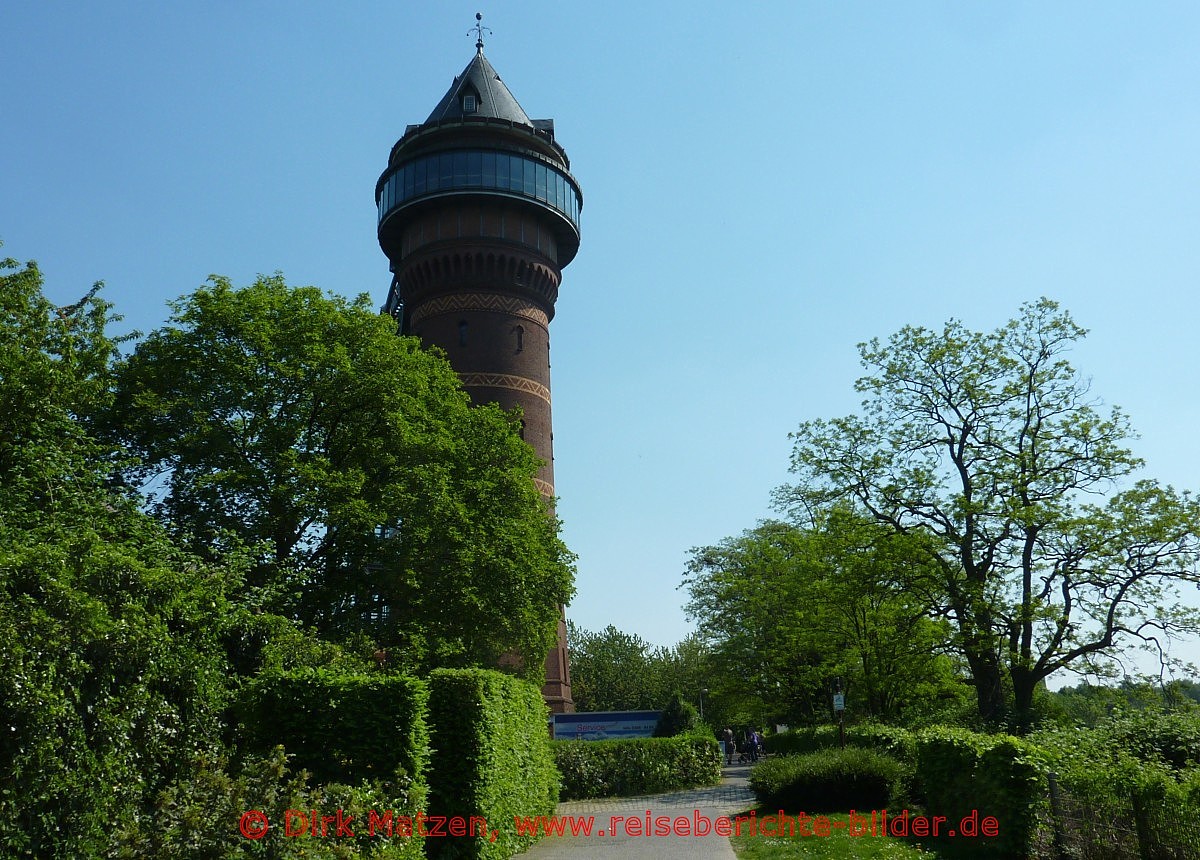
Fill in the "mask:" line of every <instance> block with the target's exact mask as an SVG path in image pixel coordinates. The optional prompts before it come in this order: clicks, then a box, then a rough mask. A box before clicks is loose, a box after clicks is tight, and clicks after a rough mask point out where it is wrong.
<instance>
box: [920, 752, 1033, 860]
mask: <svg viewBox="0 0 1200 860" xmlns="http://www.w3.org/2000/svg"><path fill="white" fill-rule="evenodd" d="M915 761H916V772H915V776H916V783H917V785H918V787H919V791H920V794H921V796H922V797H921V799H922V800H923V801H924V805H925V807H926V809H927V811H928V812H929V814H931V815H944V816H946V819H947V820H948V821H951V822H958V821H961V820H962V819H963V818H964V817H965V816H967V815H968V814H969V813H971V812H974V811H978V814H979V815H980V816H987V815H990V816H993V817H994V818H996V819H997V820H998V821H999V828H998V832H999V835H998V836H995V837H984V836H979V837H977V838H972V839H969V840H964V839H959V840H954V839H945V840H942V841H941V842H939V843H938V846H937V847H938V851H939V852H940V853H943V854H945V856H947V857H971V858H976V857H979V858H986V857H995V858H1009V857H1025V856H1027V855H1028V853H1029V851H1030V847H1031V845H1032V843H1033V838H1034V833H1035V830H1036V826H1037V812H1038V807H1039V805H1041V804H1042V803H1043V802H1044V797H1045V791H1046V773H1047V771H1048V769H1049V768H1048V762H1047V758H1046V756H1045V754H1044V753H1043V752H1041V751H1040V750H1039V749H1038V748H1037V747H1036V746H1034V745H1033V744H1030V743H1028V742H1026V741H1022V740H1021V739H1020V738H1015V737H1012V736H1010V735H983V734H977V733H975V732H969V731H966V730H964V729H951V728H940V729H939V728H934V729H925V730H922V731H921V732H918V733H917V737H916V760H915Z"/></svg>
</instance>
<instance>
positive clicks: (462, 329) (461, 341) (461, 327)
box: [458, 320, 467, 346]
mask: <svg viewBox="0 0 1200 860" xmlns="http://www.w3.org/2000/svg"><path fill="white" fill-rule="evenodd" d="M458 345H459V346H466V345H467V321H466V320H459V321H458Z"/></svg>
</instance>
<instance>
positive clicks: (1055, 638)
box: [779, 299, 1200, 728]
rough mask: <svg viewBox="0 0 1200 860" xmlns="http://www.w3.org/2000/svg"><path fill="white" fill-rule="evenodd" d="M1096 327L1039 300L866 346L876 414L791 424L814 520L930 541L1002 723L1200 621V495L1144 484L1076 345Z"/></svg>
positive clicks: (969, 657) (1160, 650)
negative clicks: (876, 526)
mask: <svg viewBox="0 0 1200 860" xmlns="http://www.w3.org/2000/svg"><path fill="white" fill-rule="evenodd" d="M1085 334H1086V332H1085V331H1084V330H1083V329H1082V328H1080V327H1079V326H1078V325H1076V324H1075V322H1074V321H1073V320H1072V319H1071V317H1070V315H1069V314H1068V313H1067V312H1066V311H1064V310H1061V309H1060V308H1059V307H1058V305H1057V304H1055V303H1054V302H1052V301H1050V300H1048V299H1041V300H1039V301H1037V302H1035V303H1031V304H1027V305H1025V306H1023V307H1022V308H1021V311H1020V314H1019V315H1018V316H1017V318H1016V319H1013V320H1011V321H1009V322H1008V323H1005V324H1004V325H1003V326H1001V327H1000V328H998V329H997V330H995V331H993V332H975V331H971V330H969V329H967V328H966V327H965V326H964V325H963V324H962V323H960V322H957V321H953V320H952V321H950V322H948V323H947V324H946V325H945V326H944V327H943V328H942V329H941V330H940V331H931V330H929V329H925V328H920V327H912V326H909V327H905V328H903V329H901V330H900V331H899V332H897V333H896V334H895V335H893V336H892V337H891V338H889V339H888V341H887V342H880V341H878V340H873V341H870V342H869V343H864V344H860V346H859V352H860V355H861V356H862V363H863V366H864V367H865V368H866V370H867V374H866V375H865V376H863V377H862V378H861V379H860V380H859V381H858V383H857V388H858V390H859V391H860V392H862V393H863V394H864V396H865V400H864V402H863V412H862V414H860V415H852V416H849V417H845V418H838V419H833V420H817V421H806V422H804V423H803V424H801V425H800V428H799V430H798V431H797V432H796V433H794V434H793V437H792V438H793V439H794V442H795V447H794V451H793V455H792V471H793V472H794V473H795V474H796V476H797V482H796V483H795V484H794V485H792V486H789V487H785V488H783V489H782V490H781V491H780V496H779V499H780V503H781V504H782V505H784V506H785V507H786V508H787V509H789V510H791V511H792V512H793V514H794V515H795V516H797V517H798V518H800V519H801V520H803V519H804V518H807V517H808V516H809V515H810V513H811V512H812V511H815V510H821V509H823V508H825V507H827V506H828V505H829V504H830V503H832V502H834V501H842V502H848V503H851V504H853V505H854V506H856V508H857V509H858V510H860V511H862V512H863V513H864V514H865V515H867V516H869V517H871V518H873V519H874V520H875V521H876V522H878V523H882V524H885V525H887V526H888V527H889V528H891V529H893V530H894V531H895V532H897V533H898V534H905V535H921V536H923V537H924V538H926V539H927V541H928V543H927V545H928V546H930V547H931V548H932V552H931V553H930V559H929V560H930V563H931V564H932V565H934V566H935V568H936V569H937V571H938V585H939V590H940V593H941V595H942V597H941V599H940V605H938V606H937V607H936V610H935V611H936V612H937V613H938V614H940V615H942V616H943V617H946V618H948V619H950V620H951V621H952V622H953V624H954V626H955V630H956V635H957V646H958V648H959V649H960V650H961V652H962V654H963V655H964V657H965V659H966V661H967V663H968V666H969V669H970V672H971V676H972V679H973V683H974V686H975V689H976V694H977V701H978V708H979V713H980V715H981V716H982V717H983V718H984V719H985V720H988V721H989V722H993V723H995V722H1002V721H1004V720H1005V719H1006V717H1008V716H1010V715H1011V716H1012V717H1013V719H1014V721H1015V724H1016V725H1017V727H1018V728H1024V727H1026V726H1027V725H1028V722H1029V719H1030V717H1031V714H1032V703H1033V694H1034V690H1035V689H1036V687H1037V685H1038V683H1039V682H1041V681H1042V680H1043V679H1044V678H1046V677H1047V676H1049V675H1050V674H1051V673H1053V672H1056V671H1058V670H1060V669H1082V670H1095V669H1097V668H1100V667H1101V665H1102V663H1103V661H1104V659H1105V658H1106V657H1108V656H1111V655H1113V654H1114V653H1115V652H1116V651H1117V650H1118V649H1120V648H1121V647H1122V646H1138V645H1144V646H1148V647H1149V648H1151V649H1152V650H1153V651H1154V652H1156V653H1157V654H1159V655H1160V657H1161V658H1162V659H1163V660H1166V659H1167V653H1166V649H1167V646H1168V644H1169V642H1170V640H1171V639H1172V638H1174V637H1175V636H1177V635H1179V634H1182V633H1195V632H1197V631H1198V630H1200V617H1198V615H1197V613H1196V611H1194V610H1192V609H1188V608H1185V607H1183V606H1181V605H1180V603H1179V600H1178V597H1179V588H1180V586H1182V585H1184V584H1187V583H1195V582H1197V581H1200V569H1198V554H1200V505H1198V504H1197V501H1196V499H1195V498H1194V497H1193V496H1191V495H1190V494H1188V493H1186V492H1177V491H1176V490H1174V489H1172V488H1171V487H1169V486H1163V485H1160V484H1158V483H1155V482H1153V481H1148V480H1140V481H1136V482H1135V483H1132V484H1129V483H1128V480H1130V479H1132V477H1133V476H1134V474H1135V472H1136V471H1137V470H1138V468H1139V467H1140V466H1141V465H1142V464H1141V461H1140V460H1139V459H1138V458H1137V457H1135V456H1134V455H1133V453H1132V452H1131V450H1130V448H1129V447H1128V445H1129V441H1130V439H1131V438H1132V435H1133V434H1132V430H1131V428H1130V424H1129V420H1128V419H1127V418H1126V416H1125V415H1124V413H1122V412H1121V411H1120V410H1119V409H1116V408H1112V409H1105V408H1104V407H1103V406H1102V405H1101V404H1100V403H1099V402H1098V401H1097V400H1096V399H1095V398H1094V397H1093V396H1092V395H1091V393H1090V390H1089V387H1090V386H1089V382H1088V381H1087V380H1086V379H1085V378H1084V377H1082V376H1081V375H1080V374H1079V373H1078V372H1077V371H1076V370H1075V369H1074V368H1073V367H1072V366H1071V364H1070V363H1069V362H1068V361H1067V359H1066V357H1065V356H1066V353H1067V352H1068V351H1069V350H1070V348H1071V346H1072V344H1074V343H1075V342H1076V341H1078V340H1079V339H1081V338H1082V337H1083V336H1084V335H1085Z"/></svg>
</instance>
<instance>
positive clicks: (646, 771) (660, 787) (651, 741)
mask: <svg viewBox="0 0 1200 860" xmlns="http://www.w3.org/2000/svg"><path fill="white" fill-rule="evenodd" d="M554 758H555V761H556V762H557V763H558V769H559V771H560V772H561V773H562V799H563V800H583V799H586V798H591V797H629V796H632V795H638V794H654V793H657V792H664V791H677V790H679V789H684V788H693V787H695V786H698V785H715V784H716V783H718V782H720V781H721V750H720V746H719V745H718V744H717V742H716V741H715V740H713V739H712V738H711V737H709V736H708V735H707V734H706V733H700V732H693V733H688V734H683V735H676V736H675V737H671V738H626V739H623V740H614V741H554Z"/></svg>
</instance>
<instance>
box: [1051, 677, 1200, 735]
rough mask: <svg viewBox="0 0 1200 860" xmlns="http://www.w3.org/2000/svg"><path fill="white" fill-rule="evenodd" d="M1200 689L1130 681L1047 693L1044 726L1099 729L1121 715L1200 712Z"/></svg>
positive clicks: (1187, 683)
mask: <svg viewBox="0 0 1200 860" xmlns="http://www.w3.org/2000/svg"><path fill="white" fill-rule="evenodd" d="M1196 689H1200V687H1196V686H1195V685H1194V684H1193V682H1190V681H1172V682H1171V683H1170V684H1168V685H1166V686H1165V687H1164V686H1159V685H1155V684H1150V683H1148V682H1144V681H1143V682H1137V681H1133V680H1131V679H1128V678H1126V679H1124V680H1122V681H1121V683H1120V684H1118V685H1116V686H1104V685H1096V684H1088V683H1079V684H1076V685H1075V686H1074V687H1064V688H1062V689H1060V690H1055V691H1053V692H1049V691H1047V692H1046V693H1045V696H1044V697H1042V699H1041V701H1040V702H1038V704H1039V706H1040V713H1041V715H1042V717H1043V722H1047V723H1057V724H1058V725H1061V726H1079V725H1083V726H1088V727H1091V728H1095V727H1098V726H1100V725H1102V724H1105V723H1108V722H1109V721H1111V720H1112V718H1113V716H1114V715H1115V714H1120V713H1134V712H1137V711H1145V710H1150V711H1161V710H1162V709H1163V708H1170V709H1173V710H1177V711H1189V710H1190V711H1200V702H1198V701H1197V700H1196V699H1194V698H1193V697H1192V695H1191V694H1192V693H1193V692H1194V691H1195V690H1196Z"/></svg>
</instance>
